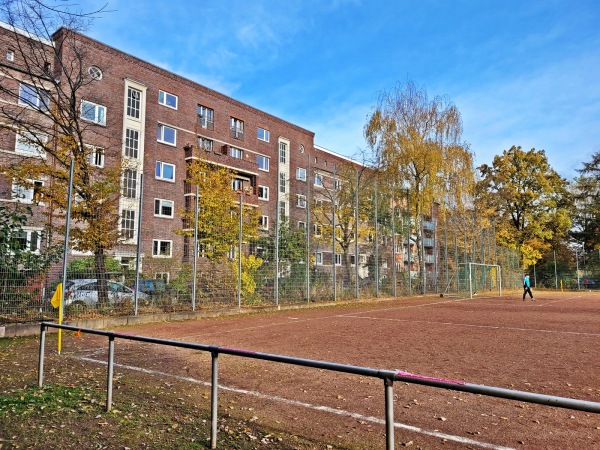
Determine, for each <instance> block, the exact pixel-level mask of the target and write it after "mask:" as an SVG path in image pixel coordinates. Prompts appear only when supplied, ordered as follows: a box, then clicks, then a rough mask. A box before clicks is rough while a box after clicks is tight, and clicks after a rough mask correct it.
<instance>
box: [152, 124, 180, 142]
mask: <svg viewBox="0 0 600 450" xmlns="http://www.w3.org/2000/svg"><path fill="white" fill-rule="evenodd" d="M156 140H157V141H158V142H162V143H163V144H169V145H175V143H176V142H177V130H175V128H172V127H169V126H167V125H163V124H162V123H159V124H158V128H157V132H156Z"/></svg>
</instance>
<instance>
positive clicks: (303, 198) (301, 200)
mask: <svg viewBox="0 0 600 450" xmlns="http://www.w3.org/2000/svg"><path fill="white" fill-rule="evenodd" d="M296 206H297V207H298V208H306V195H300V194H298V201H297V203H296Z"/></svg>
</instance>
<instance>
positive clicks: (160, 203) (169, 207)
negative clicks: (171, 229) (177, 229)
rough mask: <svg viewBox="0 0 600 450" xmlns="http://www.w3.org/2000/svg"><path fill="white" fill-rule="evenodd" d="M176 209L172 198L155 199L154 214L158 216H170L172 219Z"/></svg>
mask: <svg viewBox="0 0 600 450" xmlns="http://www.w3.org/2000/svg"><path fill="white" fill-rule="evenodd" d="M174 210H175V202H173V201H172V200H164V199H162V198H155V199H154V215H155V216H156V217H168V218H170V219H172V218H173V211H174Z"/></svg>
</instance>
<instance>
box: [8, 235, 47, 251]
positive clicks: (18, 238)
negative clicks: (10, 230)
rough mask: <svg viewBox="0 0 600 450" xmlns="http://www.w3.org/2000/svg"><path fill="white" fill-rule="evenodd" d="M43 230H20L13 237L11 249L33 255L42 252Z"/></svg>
mask: <svg viewBox="0 0 600 450" xmlns="http://www.w3.org/2000/svg"><path fill="white" fill-rule="evenodd" d="M41 241H42V233H41V230H27V229H25V230H23V229H22V230H20V231H19V232H16V233H14V234H13V235H12V236H11V248H12V249H14V250H21V251H27V252H31V253H39V252H40V244H41Z"/></svg>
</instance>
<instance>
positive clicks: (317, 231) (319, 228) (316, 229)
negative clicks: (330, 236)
mask: <svg viewBox="0 0 600 450" xmlns="http://www.w3.org/2000/svg"><path fill="white" fill-rule="evenodd" d="M313 233H314V235H315V236H322V235H323V226H322V225H320V224H318V223H315V224H313Z"/></svg>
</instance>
